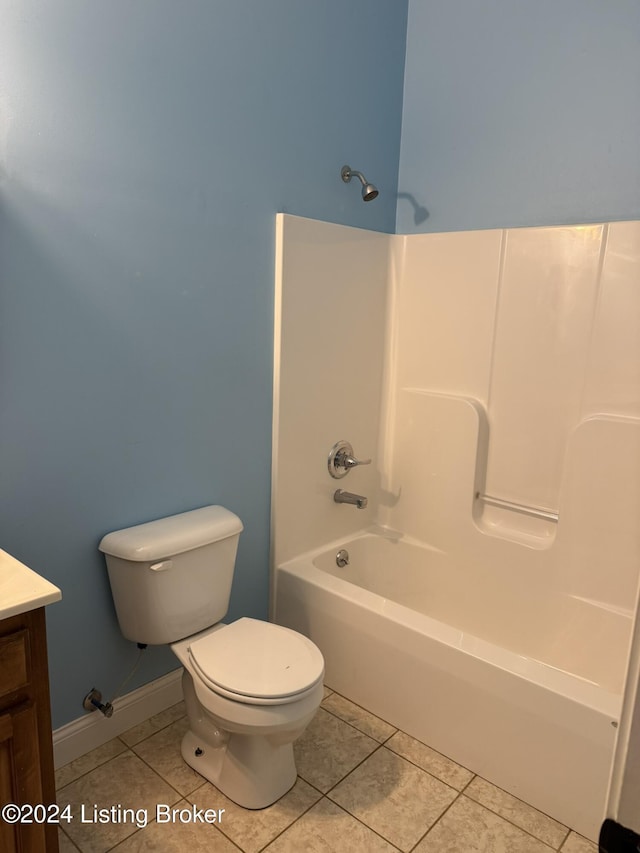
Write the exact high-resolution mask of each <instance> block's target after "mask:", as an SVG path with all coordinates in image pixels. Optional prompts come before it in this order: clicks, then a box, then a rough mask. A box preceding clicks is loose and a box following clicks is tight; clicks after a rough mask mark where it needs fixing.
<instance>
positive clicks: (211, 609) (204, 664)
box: [99, 506, 324, 809]
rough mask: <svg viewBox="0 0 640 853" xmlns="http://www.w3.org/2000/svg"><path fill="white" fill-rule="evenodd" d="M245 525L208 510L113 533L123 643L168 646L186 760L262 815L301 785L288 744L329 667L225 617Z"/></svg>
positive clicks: (308, 646)
mask: <svg viewBox="0 0 640 853" xmlns="http://www.w3.org/2000/svg"><path fill="white" fill-rule="evenodd" d="M242 529H243V528H242V522H241V521H240V519H239V518H238V516H237V515H234V513H232V512H230V511H229V510H227V509H225V508H224V507H222V506H206V507H202V508H201V509H196V510H192V511H191V512H185V513H181V514H180V515H173V516H170V517H169V518H161V519H158V520H157V521H150V522H148V523H146V524H139V525H137V526H136V527H129V528H126V529H124V530H117V531H115V532H113V533H109V534H107V535H106V536H105V537H104V538H103V539H102V541H101V542H100V545H99V548H100V550H101V551H102V552H103V553H104V555H105V558H106V562H107V569H108V572H109V581H110V583H111V591H112V594H113V600H114V603H115V607H116V613H117V616H118V622H119V624H120V630H121V631H122V634H123V635H124V636H125V637H126V638H127V639H129V640H133V641H134V642H136V643H140V644H153V645H160V644H167V643H168V644H170V645H171V648H172V650H173V652H174V653H175V655H176V657H177V658H178V660H179V661H180V663H181V664H182V666H183V667H184V673H183V676H182V689H183V693H184V699H185V704H186V709H187V718H188V721H189V730H188V731H187V733H186V734H185V736H184V738H183V740H182V747H181V751H182V757H183V758H184V760H185V761H186V762H187V764H189V765H190V766H191V767H193V769H194V770H196V771H197V772H198V773H200V774H201V775H202V776H204V777H205V778H206V779H208V780H209V781H210V782H211V783H212V784H213V785H215V786H216V787H217V788H219V789H220V790H221V791H222V792H223V793H224V794H226V796H227V797H229V799H231V800H233V801H234V802H236V803H238V804H239V805H241V806H244V807H245V808H248V809H261V808H264V807H266V806H268V805H271V803H274V802H275V801H276V800H277V799H279V798H280V797H282V796H283V794H285V793H286V792H287V791H288V790H289V789H290V788H291V787H292V786H293V784H294V783H295V780H296V767H295V763H294V757H293V742H294V741H295V740H296V738H298V737H299V736H300V735H301V734H302V732H303V731H304V730H305V728H306V727H307V725H308V724H309V723H310V722H311V720H312V719H313V717H314V715H315V713H316V711H317V710H318V707H319V705H320V702H321V701H322V697H323V686H322V681H323V676H324V659H323V657H322V654H321V652H320V650H319V649H318V648H317V646H315V645H314V644H313V643H312V642H311V640H309V639H308V638H307V637H304V636H303V635H302V634H298V633H297V632H296V631H292V630H290V629H289V628H284V627H282V626H280V625H274V624H272V623H270V622H262V621H260V620H257V619H250V618H242V619H238V620H237V621H236V622H232V623H230V624H224V623H223V622H222V621H221V620H222V619H223V618H224V616H225V615H226V613H227V609H228V606H229V597H230V594H231V583H232V580H233V572H234V568H235V559H236V552H237V549H238V540H239V538H240V533H241V531H242Z"/></svg>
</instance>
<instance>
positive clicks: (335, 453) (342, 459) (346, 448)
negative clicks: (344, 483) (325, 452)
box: [327, 441, 371, 480]
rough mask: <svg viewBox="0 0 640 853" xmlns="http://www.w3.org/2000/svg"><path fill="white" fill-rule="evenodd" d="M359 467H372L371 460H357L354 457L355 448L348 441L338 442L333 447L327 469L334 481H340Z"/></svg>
mask: <svg viewBox="0 0 640 853" xmlns="http://www.w3.org/2000/svg"><path fill="white" fill-rule="evenodd" d="M358 465H371V459H356V458H355V456H354V455H353V447H352V446H351V444H350V443H349V442H348V441H338V442H336V444H334V445H333V447H332V448H331V452H330V453H329V459H328V460H327V467H328V468H329V473H330V474H331V476H332V477H333V478H334V479H336V480H340V479H341V478H342V477H345V476H346V475H347V474H348V473H349V471H350V470H351V469H352V468H356V467H357V466H358Z"/></svg>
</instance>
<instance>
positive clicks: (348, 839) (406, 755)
mask: <svg viewBox="0 0 640 853" xmlns="http://www.w3.org/2000/svg"><path fill="white" fill-rule="evenodd" d="M184 714H185V711H184V705H183V703H180V704H178V705H174V706H173V707H172V708H169V709H168V710H167V711H164V712H162V713H161V714H158V715H156V716H155V717H152V718H151V719H149V720H147V721H146V722H144V723H142V724H140V725H139V726H136V727H135V728H133V729H130V730H129V731H127V732H125V733H124V734H122V735H120V737H119V738H115V739H114V740H112V741H110V742H109V743H106V744H104V746H101V747H99V748H98V749H96V750H93V752H90V753H88V754H87V755H85V756H82V757H81V758H78V759H77V760H76V761H73V762H72V763H71V764H68V765H67V766H66V767H62V768H61V769H59V770H58V772H57V774H56V783H57V788H58V802H59V803H60V805H61V806H67V805H70V807H71V809H70V812H71V814H72V815H73V816H74V819H73V821H72V822H70V823H66V824H64V825H63V826H64V828H63V829H61V830H60V850H61V853H72V851H73V853H77V851H78V850H80V851H83V853H84V851H87V853H88V851H90V853H106V851H110V850H114V851H118V853H146V851H149V853H150V851H158V853H174V851H175V853H184V851H189V853H199V851H207V853H237V851H238V850H241V851H245V853H258V851H261V850H267V851H269V853H301V851H305V853H316V851H323V853H328V851H337V853H342V851H348V853H360V851H363V853H387V852H388V853H393V852H394V851H398V850H400V851H403V853H409V851H415V853H549V851H552V850H555V851H562V853H597V845H595V844H592V843H591V842H590V841H587V840H585V839H584V838H582V837H581V836H579V835H577V834H576V833H575V832H570V831H569V830H568V829H567V827H565V826H562V825H561V824H559V823H558V822H557V821H555V820H552V819H551V818H550V817H547V816H546V815H544V814H541V813H540V812H538V811H536V810H535V809H533V808H531V806H528V805H526V803H523V802H521V801H520V800H517V799H515V797H512V796H511V795H510V794H507V793H505V792H504V791H501V790H500V789H498V788H496V787H495V786H493V785H491V784H489V783H488V782H486V781H485V780H484V779H481V778H480V777H478V776H474V774H473V773H471V772H470V771H468V770H466V769H465V768H464V767H460V766H459V765H457V764H455V763H454V762H453V761H450V760H449V759H448V758H445V756H443V755H440V754H439V753H437V752H435V751H434V750H432V749H430V748H429V747H428V746H426V745H425V744H423V743H420V742H418V741H416V740H414V739H413V738H411V737H409V736H408V735H406V734H404V733H403V732H401V731H398V730H397V729H395V728H394V727H393V726H391V725H389V724H388V723H385V722H384V721H383V720H380V719H379V718H378V717H374V716H373V715H372V714H370V713H368V712H367V711H365V710H364V709H362V708H359V707H358V706H357V705H354V704H353V703H351V702H349V701H348V700H347V699H345V698H344V697H342V696H339V695H338V694H337V693H334V692H332V691H330V690H328V689H327V690H326V691H325V699H324V701H323V703H322V707H321V708H320V710H319V711H318V714H317V716H316V717H315V719H314V720H313V722H312V723H311V725H310V726H309V728H308V729H307V731H306V732H305V734H304V735H303V736H302V738H300V740H299V741H298V742H297V743H296V747H295V749H296V761H297V766H298V773H299V777H298V781H297V782H296V784H295V785H294V787H293V788H292V789H291V791H289V793H288V794H286V795H285V796H284V797H282V799H281V800H279V801H278V802H277V803H274V805H272V806H270V807H269V808H267V809H263V810H261V811H248V810H246V809H242V808H240V807H239V806H237V805H235V804H234V803H232V802H231V801H230V800H228V799H227V798H226V797H225V796H224V794H222V793H221V792H220V791H218V790H217V788H215V787H214V786H213V785H211V784H209V782H206V781H205V780H204V779H203V778H202V777H201V776H199V775H198V774H197V773H196V772H195V771H193V770H192V769H191V768H190V767H188V766H187V765H186V764H185V763H184V762H183V761H182V758H181V756H180V739H181V737H182V734H183V733H184V731H185V729H186V718H185V715H184ZM158 803H162V804H165V805H166V806H167V807H171V808H176V809H180V810H183V814H182V818H183V819H182V821H181V820H180V819H179V818H178V819H176V821H175V822H171V821H163V820H162V819H161V820H155V819H154V818H155V816H156V805H157V804H158ZM82 806H84V814H83V812H82ZM112 806H119V807H120V809H123V808H127V809H130V810H132V811H131V812H130V813H129V814H124V813H123V812H122V811H120V810H118V809H115V810H114V811H107V813H106V815H105V817H104V821H105V822H100V819H101V815H100V813H99V812H96V813H95V817H94V807H95V808H97V809H105V810H110V809H111V807H112ZM194 807H196V808H197V809H212V810H214V809H215V810H220V809H224V813H222V815H221V819H220V821H219V822H216V823H215V824H204V823H193V822H191V823H190V822H187V816H188V815H189V814H192V812H193V808H194ZM189 809H191V812H189V811H188V810H189ZM138 810H141V811H140V812H139V813H138ZM134 813H135V814H134ZM112 815H113V817H114V818H115V819H111V816H112ZM138 815H139V817H138ZM145 815H147V816H148V823H147V825H146V826H145V825H144V822H145V821H144V816H145ZM163 816H164V815H163V814H162V813H161V814H160V818H162V817H163ZM210 816H211V817H212V816H213V813H212V814H211V815H210ZM82 818H84V822H82ZM92 821H93V822H92Z"/></svg>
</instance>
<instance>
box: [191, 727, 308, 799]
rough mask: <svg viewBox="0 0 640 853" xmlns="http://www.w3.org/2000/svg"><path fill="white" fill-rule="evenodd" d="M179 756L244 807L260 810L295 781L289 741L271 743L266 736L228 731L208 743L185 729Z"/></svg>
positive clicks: (294, 768) (295, 773)
mask: <svg viewBox="0 0 640 853" xmlns="http://www.w3.org/2000/svg"><path fill="white" fill-rule="evenodd" d="M181 752H182V757H183V758H184V760H185V761H186V763H187V764H188V765H189V766H190V767H193V769H194V770H195V771H196V772H197V773H199V774H200V775H201V776H204V778H205V779H208V780H209V782H211V784H212V785H215V786H216V788H219V789H220V790H221V791H222V793H223V794H224V795H225V796H227V797H229V799H230V800H233V802H234V803H237V804H238V805H239V806H242V807H243V808H245V809H264V808H266V807H267V806H270V805H272V803H275V801H276V800H279V799H280V797H282V796H284V795H285V794H286V793H287V791H288V790H290V788H292V787H293V786H294V784H295V781H296V777H297V772H296V766H295V763H294V758H293V744H292V743H285V744H278V745H274V743H273V739H272V738H270V737H269V736H260V735H251V736H247V735H239V734H230V735H229V738H228V740H226V741H225V742H223V743H221V744H220V745H219V746H218V745H216V746H211V745H209V744H207V743H205V742H204V741H203V740H202V739H201V738H198V737H197V735H195V734H194V733H193V732H192V731H191V730H189V731H188V732H187V733H186V734H185V736H184V737H183V739H182V746H181Z"/></svg>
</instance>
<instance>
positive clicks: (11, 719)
mask: <svg viewBox="0 0 640 853" xmlns="http://www.w3.org/2000/svg"><path fill="white" fill-rule="evenodd" d="M39 763H40V755H39V750H38V717H37V714H36V709H35V707H34V705H33V703H32V702H27V703H25V704H24V705H22V706H18V707H16V708H12V709H11V710H10V711H8V712H7V713H5V714H3V715H2V716H1V717H0V803H2V804H3V805H4V804H5V803H16V804H18V805H22V804H24V803H31V804H36V803H41V802H42V785H41V782H40V772H39ZM0 849H1V850H2V851H3V853H4V851H8V853H13V851H14V850H15V851H16V853H17V851H21V852H22V853H41V851H43V850H46V849H47V848H46V841H45V827H44V826H43V825H42V824H36V823H18V824H7V823H5V822H4V821H1V822H0Z"/></svg>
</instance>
